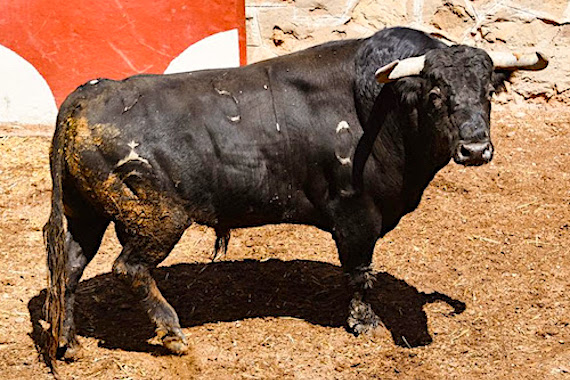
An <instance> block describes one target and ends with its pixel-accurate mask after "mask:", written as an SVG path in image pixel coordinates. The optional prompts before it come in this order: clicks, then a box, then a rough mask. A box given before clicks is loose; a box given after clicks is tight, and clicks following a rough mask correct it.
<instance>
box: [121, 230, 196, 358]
mask: <svg viewBox="0 0 570 380" xmlns="http://www.w3.org/2000/svg"><path fill="white" fill-rule="evenodd" d="M185 229H186V226H185V225H184V226H176V227H173V226H166V225H165V226H164V229H163V230H162V231H160V232H157V233H156V234H154V233H150V234H149V233H145V235H143V236H141V235H135V234H129V233H128V232H126V231H125V230H124V229H122V228H121V227H117V235H118V237H119V240H120V241H121V244H122V245H123V250H122V252H121V254H120V255H119V257H118V258H117V260H116V261H115V263H114V264H113V272H114V273H115V274H116V275H117V276H118V277H120V278H122V279H123V280H125V282H126V283H127V284H128V285H129V286H130V287H131V288H132V290H133V292H134V293H135V296H136V297H137V298H139V299H140V300H141V302H142V303H143V306H144V308H145V310H147V312H148V316H149V318H150V319H151V321H152V322H154V324H155V325H156V333H157V335H158V337H159V338H161V339H162V343H163V344H164V346H165V347H166V348H167V349H168V350H170V351H171V352H173V353H176V354H184V353H185V352H186V351H187V350H188V345H187V341H186V337H185V336H184V333H183V332H182V330H181V329H180V322H179V320H178V315H176V311H175V310H174V308H173V307H172V306H170V304H169V303H168V302H167V301H166V299H165V298H164V297H163V296H162V294H161V293H160V290H159V289H158V287H157V285H156V282H155V280H154V278H153V277H152V274H151V271H152V270H153V269H154V268H156V266H157V265H158V264H160V263H161V262H162V261H163V260H164V259H165V258H166V257H167V256H168V254H169V253H170V251H172V249H173V248H174V245H175V244H176V243H177V242H178V240H179V239H180V237H181V236H182V233H183V232H184V230H185ZM147 232H148V231H147Z"/></svg>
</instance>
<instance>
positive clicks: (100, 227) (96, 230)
mask: <svg viewBox="0 0 570 380" xmlns="http://www.w3.org/2000/svg"><path fill="white" fill-rule="evenodd" d="M71 214H72V215H69V216H67V234H66V239H65V253H66V255H67V267H66V272H67V283H66V287H65V318H64V321H63V328H62V330H61V332H60V344H59V348H58V352H57V355H58V356H59V357H63V358H65V359H66V360H73V359H75V358H76V357H77V356H78V354H79V349H80V346H79V342H78V341H77V337H76V331H75V321H74V317H73V309H74V306H75V291H76V289H77V284H78V283H79V280H80V279H81V275H82V274H83V271H84V269H85V267H86V266H87V264H89V262H90V261H91V260H92V259H93V257H94V256H95V254H96V253H97V250H98V249H99V245H100V244H101V239H102V238H103V234H104V233H105V230H106V229H107V226H108V224H109V221H108V220H106V219H104V218H102V217H100V216H98V215H96V214H94V213H92V212H91V211H89V209H87V208H78V207H75V208H73V211H72V213H71Z"/></svg>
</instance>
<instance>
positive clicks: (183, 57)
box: [164, 29, 239, 74]
mask: <svg viewBox="0 0 570 380" xmlns="http://www.w3.org/2000/svg"><path fill="white" fill-rule="evenodd" d="M238 66H239V36H238V30H237V29H232V30H228V31H226V32H220V33H216V34H213V35H211V36H208V37H206V38H204V39H202V40H200V41H198V42H196V43H195V44H193V45H191V46H190V47H188V48H187V49H186V50H184V51H183V52H182V53H181V54H180V55H179V56H178V57H176V58H174V59H173V60H172V62H170V64H169V65H168V67H167V68H166V70H165V71H164V73H165V74H173V73H183V72H187V71H196V70H204V69H220V68H225V67H238Z"/></svg>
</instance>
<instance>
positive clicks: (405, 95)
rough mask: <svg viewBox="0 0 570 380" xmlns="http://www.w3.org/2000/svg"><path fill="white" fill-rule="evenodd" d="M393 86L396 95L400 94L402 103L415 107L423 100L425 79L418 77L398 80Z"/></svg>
mask: <svg viewBox="0 0 570 380" xmlns="http://www.w3.org/2000/svg"><path fill="white" fill-rule="evenodd" d="M393 86H394V87H395V89H396V93H397V94H399V98H400V102H402V103H404V104H407V105H410V106H414V105H416V104H418V102H419V101H420V99H421V96H422V88H423V86H424V79H422V78H421V77H417V76H412V77H405V78H402V79H400V80H398V81H397V82H396V83H394V84H393Z"/></svg>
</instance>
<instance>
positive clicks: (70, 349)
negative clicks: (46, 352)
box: [56, 340, 83, 362]
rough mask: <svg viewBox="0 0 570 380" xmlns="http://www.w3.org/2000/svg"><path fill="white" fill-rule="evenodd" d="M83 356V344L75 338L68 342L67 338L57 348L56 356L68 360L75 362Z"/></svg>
mask: <svg viewBox="0 0 570 380" xmlns="http://www.w3.org/2000/svg"><path fill="white" fill-rule="evenodd" d="M82 356H83V350H82V349H81V344H79V342H78V341H77V340H73V341H71V342H70V343H68V342H67V341H66V340H63V342H61V343H60V346H59V347H58V349H57V353H56V357H57V358H58V359H61V360H65V361H66V362H74V361H76V360H79V359H81V357H82Z"/></svg>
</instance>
